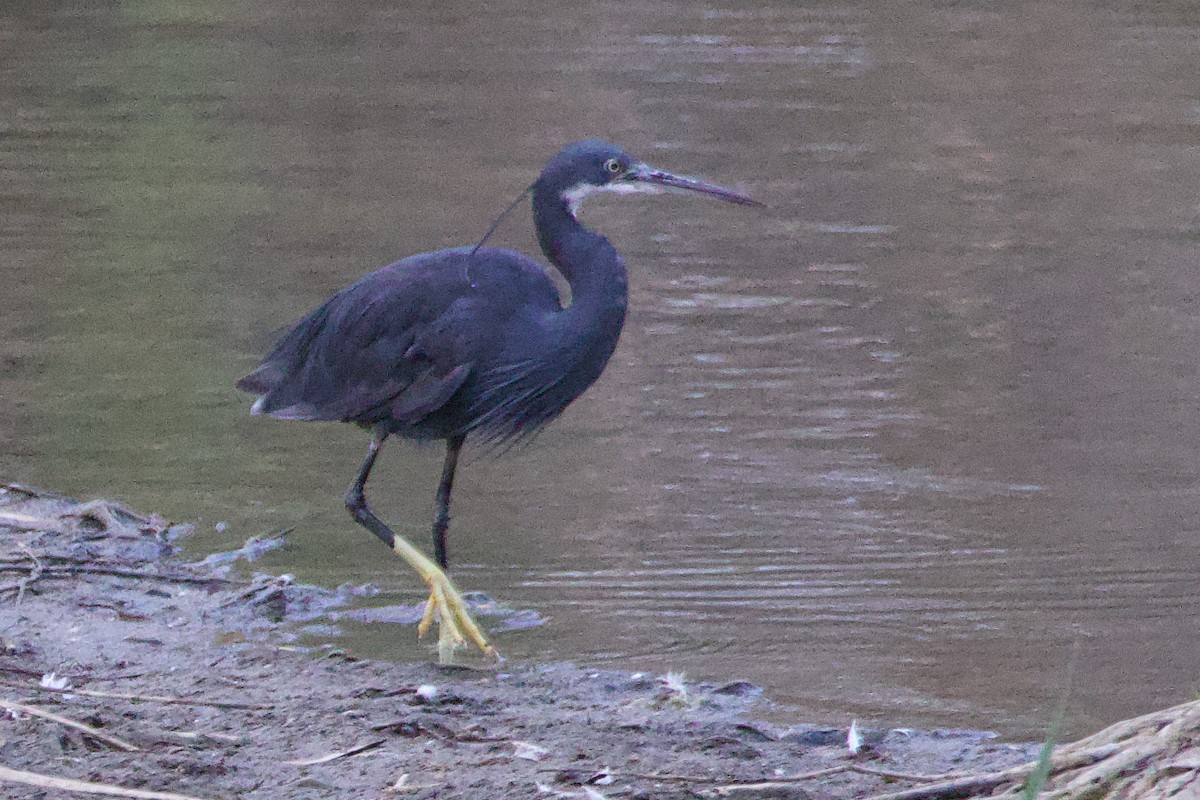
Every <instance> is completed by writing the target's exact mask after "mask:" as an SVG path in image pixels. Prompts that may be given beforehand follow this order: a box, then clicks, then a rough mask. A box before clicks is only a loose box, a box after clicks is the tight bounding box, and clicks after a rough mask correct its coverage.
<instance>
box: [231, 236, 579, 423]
mask: <svg viewBox="0 0 1200 800" xmlns="http://www.w3.org/2000/svg"><path fill="white" fill-rule="evenodd" d="M492 252H497V251H492ZM512 255H513V256H515V255H516V254H512ZM522 262H527V263H522ZM480 264H482V265H483V268H484V269H486V271H487V273H488V274H487V275H486V276H485V278H486V280H485V282H486V284H487V286H486V287H484V288H485V289H487V291H482V292H481V291H479V290H480V288H481V286H480ZM467 265H470V269H468V268H467ZM531 266H534V265H533V264H532V262H528V259H524V258H523V257H521V259H520V260H516V259H511V258H508V257H507V256H506V257H505V258H498V257H496V258H490V259H488V260H487V261H485V262H472V261H470V260H469V257H468V256H467V255H466V253H465V251H460V250H452V251H439V252H436V253H428V254H424V255H422V256H415V257H412V258H409V259H404V260H403V261H399V262H397V263H396V264H392V265H390V266H388V267H384V268H383V269H381V270H378V271H376V272H373V273H370V274H369V275H366V276H364V277H363V278H362V279H360V280H359V281H357V282H356V283H354V284H351V285H350V286H348V287H346V288H345V289H343V290H342V291H340V292H338V293H337V294H335V295H334V296H333V297H331V298H330V299H329V300H328V301H326V302H325V304H323V305H322V306H320V307H319V308H317V309H315V310H314V311H312V312H311V313H310V314H308V315H307V316H306V317H304V319H302V320H301V321H300V322H299V323H297V324H296V326H295V327H293V328H292V330H291V331H289V332H288V333H287V334H286V335H285V337H284V338H283V340H282V341H280V342H279V344H278V345H277V346H276V347H275V349H274V350H273V351H272V352H271V353H270V355H268V356H267V358H266V360H265V361H264V362H263V364H262V365H261V366H260V367H259V368H258V369H256V370H255V371H254V372H252V373H251V374H249V375H247V376H246V377H245V378H242V379H241V380H240V381H238V383H237V387H238V388H239V389H242V390H244V391H248V392H252V393H256V394H261V395H263V396H262V398H261V399H260V400H259V401H258V402H257V403H256V404H255V407H254V411H255V413H260V414H269V415H271V416H273V417H277V418H280V419H302V420H339V421H347V422H358V423H361V424H366V425H372V424H376V423H379V422H382V421H384V420H394V421H396V422H399V423H401V424H403V425H414V424H416V423H418V422H420V420H421V419H423V418H424V417H426V416H428V415H429V414H431V413H433V412H434V411H437V410H438V409H439V408H441V407H442V406H443V405H445V404H446V403H447V402H448V401H449V400H450V398H451V397H452V396H453V395H454V393H455V392H457V391H458V390H459V388H460V387H461V386H462V385H463V383H464V382H465V381H466V380H467V378H468V377H470V375H471V373H472V370H473V369H474V367H475V359H476V357H477V356H478V355H479V353H481V352H485V351H486V349H487V347H488V346H489V341H488V337H489V335H490V331H489V327H490V326H488V325H487V324H480V322H481V319H483V320H485V321H487V320H491V321H494V320H497V319H502V318H504V317H505V316H506V315H508V314H511V313H515V311H516V306H517V304H527V303H528V301H529V290H530V286H529V285H528V283H529V281H530V280H533V281H534V282H535V283H536V282H539V281H540V282H542V283H544V284H545V287H546V288H544V289H542V290H541V292H535V293H541V294H544V293H545V291H546V290H547V289H548V291H550V292H553V295H554V296H553V298H550V297H549V296H548V295H547V296H546V297H543V298H541V301H542V302H547V303H549V302H550V300H551V299H552V300H553V302H554V303H555V304H557V292H556V291H555V290H554V289H553V284H552V283H551V282H550V281H549V279H548V278H546V277H545V273H544V272H542V271H541V270H540V268H537V275H534V274H533V273H532V272H531V271H530V267H531ZM498 285H505V286H506V290H501V291H497V290H495V287H496V286H498Z"/></svg>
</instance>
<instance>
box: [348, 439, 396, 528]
mask: <svg viewBox="0 0 1200 800" xmlns="http://www.w3.org/2000/svg"><path fill="white" fill-rule="evenodd" d="M386 439H387V434H386V433H385V434H383V435H381V436H374V437H372V438H371V447H370V449H368V450H367V458H366V460H364V461H363V464H362V466H361V467H359V469H358V476H357V477H356V478H355V479H354V483H352V484H350V488H349V489H347V490H346V494H345V495H344V497H345V500H346V510H347V511H349V512H350V516H351V517H353V518H354V521H355V522H357V523H358V524H359V525H362V526H363V527H364V528H366V529H367V530H369V531H370V532H371V533H373V534H375V535H376V536H378V537H379V539H380V541H382V542H383V543H384V544H386V545H387V546H388V547H394V546H395V544H396V534H394V533H393V532H392V529H391V528H389V527H388V526H387V525H385V524H383V521H382V520H381V519H379V517H377V516H375V513H374V512H373V511H371V509H370V507H369V506H368V505H367V496H366V494H365V490H366V488H367V478H368V477H369V476H370V474H371V468H372V467H373V466H375V459H376V458H378V457H379V450H380V448H382V447H383V443H384V440H386Z"/></svg>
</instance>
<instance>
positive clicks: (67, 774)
mask: <svg viewBox="0 0 1200 800" xmlns="http://www.w3.org/2000/svg"><path fill="white" fill-rule="evenodd" d="M185 530H186V529H185V528H184V527H183V526H171V525H170V524H168V523H167V522H166V521H164V520H161V519H158V518H156V517H153V516H143V515H141V514H137V513H134V512H132V511H130V510H128V509H126V508H124V507H123V506H121V505H119V504H117V503H111V502H104V501H96V502H91V503H79V502H77V501H74V500H71V499H69V498H64V497H59V496H55V495H50V494H46V493H43V492H38V491H34V490H30V489H26V488H24V487H17V486H9V487H5V488H3V489H0V682H2V683H3V684H4V685H3V686H2V687H0V701H2V702H3V704H4V706H5V707H6V709H7V713H6V714H4V715H3V719H2V720H0V739H2V741H0V796H4V797H12V798H34V797H37V798H47V797H77V796H84V795H82V794H81V793H80V792H82V791H83V790H84V789H86V790H88V791H92V792H100V791H104V792H105V793H108V794H112V795H113V796H127V797H146V798H153V797H168V796H170V795H171V794H174V795H177V796H178V795H182V796H187V797H195V798H263V800H267V799H268V798H269V799H270V800H281V799H282V798H306V799H308V798H344V797H355V798H383V797H414V798H435V797H436V798H459V797H461V798H505V797H546V798H551V797H582V798H597V797H600V798H618V797H623V798H668V799H669V798H695V797H756V798H759V797H761V798H767V797H770V798H834V797H869V796H872V795H878V794H885V793H894V792H897V791H900V790H905V789H909V788H914V787H919V786H923V785H928V784H929V783H931V782H933V781H934V780H936V779H938V778H945V777H947V774H948V773H950V774H952V775H951V776H950V777H954V776H957V775H963V774H981V773H989V772H994V771H996V770H1001V769H1004V768H1007V767H1011V766H1013V765H1018V764H1021V763H1023V762H1027V761H1029V760H1030V759H1031V758H1034V757H1035V756H1036V753H1037V750H1038V746H1037V745H1036V744H1005V743H1001V742H997V741H995V739H994V737H992V736H990V735H989V734H986V733H980V732H970V731H913V730H903V729H896V730H867V731H863V732H862V735H863V739H864V743H863V745H862V747H861V749H860V750H859V752H858V753H857V754H856V755H852V754H851V753H850V751H849V749H848V747H847V731H846V730H844V729H835V728H828V727H822V726H819V725H805V724H796V725H794V726H790V727H789V726H781V725H777V724H768V723H766V722H763V721H761V720H758V719H756V718H755V715H754V714H755V709H756V707H757V708H761V707H762V704H765V703H766V702H767V700H766V699H764V698H761V697H760V692H759V691H758V690H757V689H756V688H755V687H753V686H750V685H748V684H746V683H744V682H739V681H737V680H735V678H736V676H731V681H730V682H729V683H727V684H725V685H722V686H718V685H699V684H691V683H687V682H684V681H681V680H679V679H678V678H677V677H676V676H671V678H669V679H668V677H667V676H659V675H644V674H634V673H622V672H616V671H610V670H593V669H587V668H586V667H581V666H574V665H569V664H516V663H505V664H502V665H500V666H499V667H497V668H495V669H481V670H475V669H461V668H456V669H444V668H439V667H437V666H434V665H432V664H394V663H384V662H372V661H365V660H358V659H355V658H353V657H352V656H348V655H346V654H344V653H342V652H340V651H338V650H334V649H316V650H312V649H301V648H297V647H295V646H294V645H292V644H290V642H291V641H293V640H294V636H293V635H292V634H293V633H294V630H295V628H296V626H298V625H299V624H301V623H302V622H303V623H307V622H311V621H313V620H318V621H320V620H321V619H322V618H323V617H324V615H327V614H329V613H330V612H332V611H333V609H335V608H343V609H344V607H345V606H346V605H347V603H348V602H349V600H350V598H348V596H347V593H346V592H342V593H338V592H333V591H330V590H325V589H319V588H316V587H305V586H299V585H296V584H294V583H291V582H289V581H288V580H286V579H284V578H278V577H271V576H264V575H257V576H255V575H254V574H253V567H252V566H251V567H247V566H246V565H245V564H244V563H243V564H237V563H235V562H237V561H242V560H244V557H249V556H253V554H254V553H255V552H256V550H257V549H259V548H262V547H266V546H269V545H270V543H269V542H267V543H262V542H259V543H253V542H252V543H250V544H249V545H248V547H247V548H245V549H244V550H243V551H239V552H238V553H236V554H226V555H218V556H215V557H212V558H209V559H206V560H205V561H203V562H200V563H185V562H184V561H182V560H181V559H180V558H179V557H178V556H177V554H176V548H175V546H174V544H173V541H174V540H175V539H176V537H177V536H179V535H186V534H185ZM403 630H404V631H405V634H406V635H408V632H410V631H411V630H412V629H411V628H407V627H406V628H404V629H403ZM412 635H415V633H413V634H412ZM898 722H902V721H898ZM62 781H68V782H69V781H77V782H86V783H87V784H90V786H86V785H83V784H79V785H75V784H70V783H62ZM101 784H103V785H106V786H108V787H109V788H108V789H102V787H101V788H97V786H98V785H101ZM957 796H962V794H961V793H959V794H958V795H957Z"/></svg>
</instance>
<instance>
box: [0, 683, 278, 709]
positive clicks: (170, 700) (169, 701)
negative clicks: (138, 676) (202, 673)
mask: <svg viewBox="0 0 1200 800" xmlns="http://www.w3.org/2000/svg"><path fill="white" fill-rule="evenodd" d="M0 686H9V687H11V688H13V689H31V688H32V689H38V690H40V691H43V692H55V693H57V694H81V695H85V696H87V697H104V698H108V699H110V700H141V701H143V702H147V703H165V704H166V705H173V706H211V707H212V708H233V709H241V710H244V711H269V710H270V709H272V708H275V706H273V705H268V704H264V703H238V702H234V701H227V700H196V699H191V698H188V697H168V696H166V695H157V694H129V693H126V692H102V691H99V690H98V689H55V688H52V687H50V686H17V685H16V684H12V683H4V682H3V681H0Z"/></svg>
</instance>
